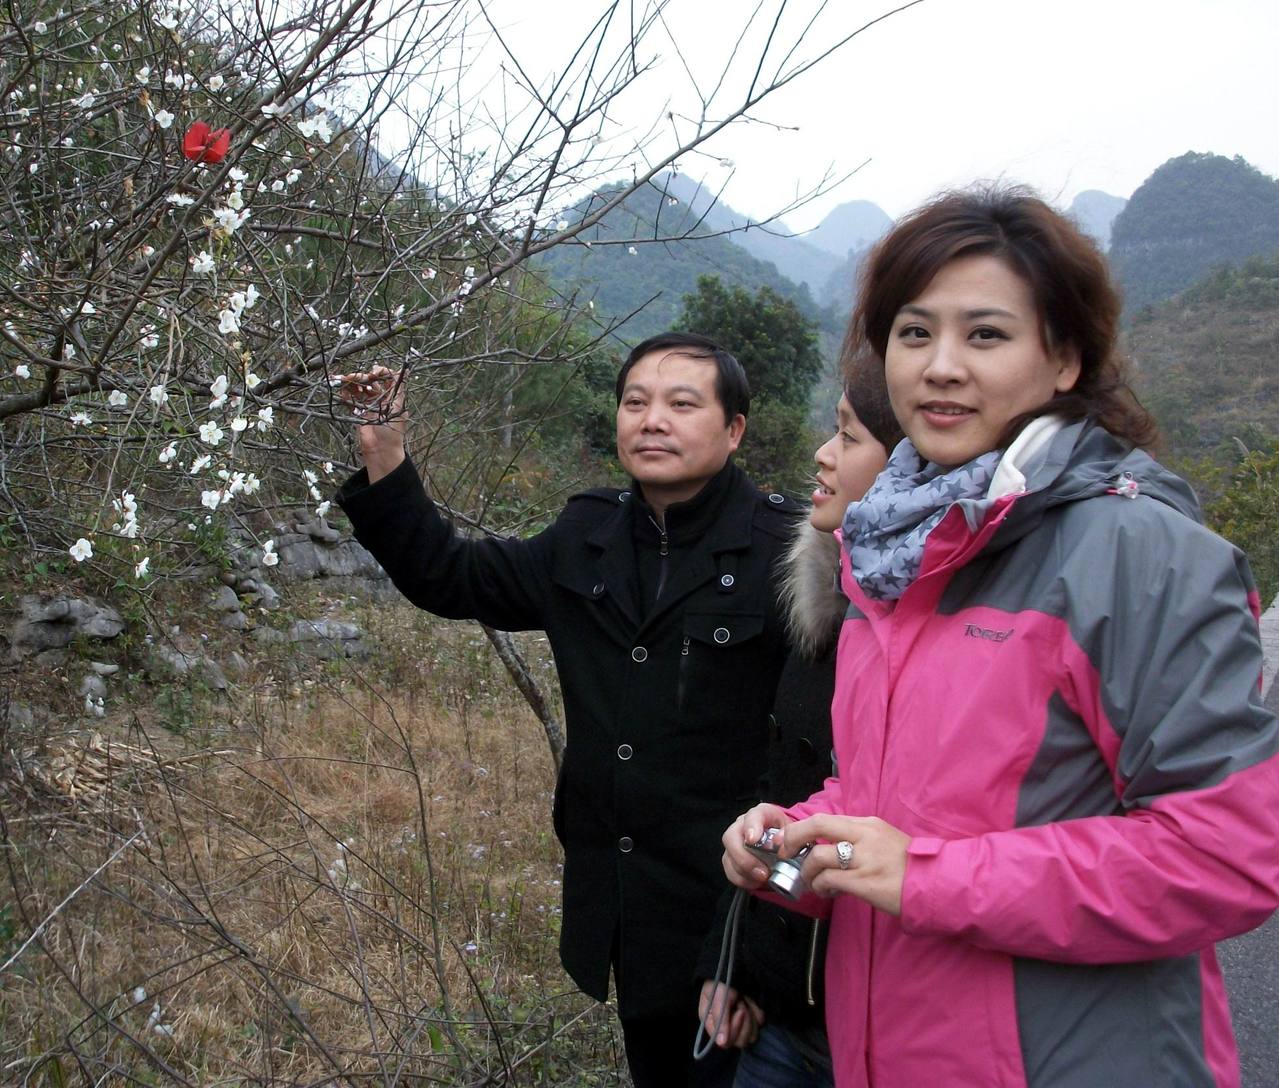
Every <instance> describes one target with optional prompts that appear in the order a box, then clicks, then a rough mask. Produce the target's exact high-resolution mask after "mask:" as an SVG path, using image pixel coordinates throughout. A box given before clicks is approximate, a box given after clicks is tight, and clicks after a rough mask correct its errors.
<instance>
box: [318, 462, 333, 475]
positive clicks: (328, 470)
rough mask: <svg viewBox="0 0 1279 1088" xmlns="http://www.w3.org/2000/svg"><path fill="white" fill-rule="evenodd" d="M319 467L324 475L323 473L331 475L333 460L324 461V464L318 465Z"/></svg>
mask: <svg viewBox="0 0 1279 1088" xmlns="http://www.w3.org/2000/svg"><path fill="white" fill-rule="evenodd" d="M320 468H321V469H322V470H323V472H324V475H325V476H332V475H333V462H332V461H325V462H324V464H322V465H321V466H320Z"/></svg>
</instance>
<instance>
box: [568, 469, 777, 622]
mask: <svg viewBox="0 0 1279 1088" xmlns="http://www.w3.org/2000/svg"><path fill="white" fill-rule="evenodd" d="M709 489H714V491H715V493H718V492H719V491H720V489H722V491H723V494H722V496H719V503H718V506H719V509H718V512H717V515H716V516H715V517H714V519H713V520H711V521H710V523H709V525H708V526H707V528H706V529H705V531H704V533H703V534H702V539H701V541H700V542H699V543H698V544H696V545H695V546H694V547H693V548H692V549H691V550H690V551H689V553H688V554H687V555H686V556H685V558H684V560H683V562H682V563H681V564H680V566H679V567H678V568H677V569H676V570H675V572H674V573H673V574H672V576H671V580H670V582H668V583H667V586H666V589H665V591H664V592H663V594H662V599H661V601H660V602H659V604H658V606H657V607H656V608H655V609H654V610H653V612H652V613H651V614H650V615H649V616H648V617H647V620H648V621H649V622H651V621H653V620H655V619H657V618H658V617H659V616H661V615H662V614H663V613H664V612H666V611H667V610H668V609H669V608H670V607H671V606H672V605H675V604H677V603H678V602H679V601H681V600H682V599H683V598H685V597H687V596H688V594H689V593H691V592H692V591H693V590H695V589H696V588H697V587H698V586H700V585H702V584H703V583H704V582H705V581H707V579H709V578H711V577H712V576H713V575H714V574H715V572H716V570H717V562H716V558H715V557H717V556H719V555H720V554H722V553H725V552H734V551H745V550H746V549H748V548H749V547H750V545H751V529H752V527H753V525H754V520H755V501H754V500H755V486H754V485H753V484H752V483H751V482H750V479H749V478H748V477H747V475H746V473H744V472H743V471H742V470H741V469H739V468H738V467H737V466H736V465H734V464H733V463H732V462H731V461H730V462H729V463H728V464H726V465H725V466H724V468H723V469H722V470H721V471H720V473H719V474H718V475H717V476H716V477H715V478H714V479H713V480H712V481H711V482H710V483H708V484H707V485H706V488H704V489H703V491H702V492H699V493H698V495H696V496H694V497H693V498H692V499H690V500H689V503H687V504H685V503H680V504H678V505H679V506H681V507H682V506H691V507H696V506H697V504H698V502H699V499H702V497H703V495H704V494H705V492H706V491H707V490H709ZM635 497H636V493H635V491H634V490H631V491H623V492H621V493H619V495H618V505H617V509H616V510H615V511H613V513H612V514H611V515H610V516H608V517H606V518H604V519H603V520H602V521H601V522H600V524H599V525H598V526H597V527H596V528H595V529H594V530H593V531H592V532H591V533H590V535H589V536H588V537H587V538H586V542H587V544H588V545H589V546H590V547H591V548H593V549H594V550H595V551H597V552H598V553H599V554H598V563H599V572H600V575H601V577H602V579H603V582H604V585H605V586H606V587H607V589H608V592H609V594H610V596H611V597H612V598H613V599H614V600H615V601H616V602H617V603H618V606H619V607H620V608H621V609H622V611H623V612H624V613H625V614H626V617H627V619H629V620H630V621H631V622H632V623H633V624H635V625H636V626H637V627H638V626H639V625H640V622H641V617H640V606H639V587H638V584H637V578H636V555H635V529H634V519H635V518H636V517H638V516H643V515H642V513H641V510H642V508H643V506H642V503H637V502H636V501H635ZM706 497H707V498H708V499H709V500H711V501H714V500H715V498H716V494H711V495H707V496H706ZM671 509H672V510H678V507H672V508H671ZM669 512H670V511H668V513H669ZM677 516H679V515H678V513H677Z"/></svg>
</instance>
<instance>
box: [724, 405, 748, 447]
mask: <svg viewBox="0 0 1279 1088" xmlns="http://www.w3.org/2000/svg"><path fill="white" fill-rule="evenodd" d="M745 433H746V417H745V416H744V415H742V413H741V412H738V413H737V415H735V416H734V417H733V420H732V422H731V423H729V425H728V441H729V446H728V452H729V453H732V452H733V451H734V450H735V449H737V447H738V446H739V445H741V442H742V435H744V434H745Z"/></svg>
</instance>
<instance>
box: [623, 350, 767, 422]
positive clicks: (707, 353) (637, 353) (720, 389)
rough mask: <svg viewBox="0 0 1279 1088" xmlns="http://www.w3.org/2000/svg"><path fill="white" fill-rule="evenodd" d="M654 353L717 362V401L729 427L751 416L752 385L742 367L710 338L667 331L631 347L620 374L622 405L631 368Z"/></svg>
mask: <svg viewBox="0 0 1279 1088" xmlns="http://www.w3.org/2000/svg"><path fill="white" fill-rule="evenodd" d="M654 351H674V352H676V353H678V354H680V355H688V356H690V357H691V358H694V359H712V360H714V362H715V399H716V400H718V401H719V406H720V407H721V408H723V409H724V422H725V424H728V423H732V422H733V419H734V418H735V417H736V416H739V415H740V416H748V415H750V411H751V385H750V382H749V381H747V379H746V371H745V370H743V369H742V364H741V363H739V362H738V361H737V360H736V359H735V358H733V356H731V355H730V354H729V353H728V352H726V351H725V350H724V349H723V348H722V347H720V346H719V345H718V344H717V343H715V341H714V340H712V339H711V338H710V337H709V336H701V335H699V334H698V333H695V332H663V333H659V334H658V335H657V336H650V337H649V338H648V339H647V340H643V341H641V342H640V343H638V344H636V345H635V346H634V347H633V348H631V353H630V354H629V355H628V356H627V357H626V362H624V363H623V364H622V369H621V370H619V371H618V373H617V388H616V390H615V393H616V396H617V403H618V404H621V403H622V390H623V389H625V388H626V376H627V375H628V374H629V373H630V372H631V367H633V366H634V365H635V364H636V363H638V362H639V361H640V360H641V359H642V358H644V356H645V355H648V354H649V353H650V352H654Z"/></svg>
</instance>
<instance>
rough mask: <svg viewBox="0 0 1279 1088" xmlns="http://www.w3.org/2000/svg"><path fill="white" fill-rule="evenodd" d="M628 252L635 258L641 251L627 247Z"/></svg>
mask: <svg viewBox="0 0 1279 1088" xmlns="http://www.w3.org/2000/svg"><path fill="white" fill-rule="evenodd" d="M626 252H627V253H629V254H630V255H631V256H632V257H634V256H635V254H637V253H638V252H639V250H638V249H636V248H635V247H634V246H627V247H626Z"/></svg>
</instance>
